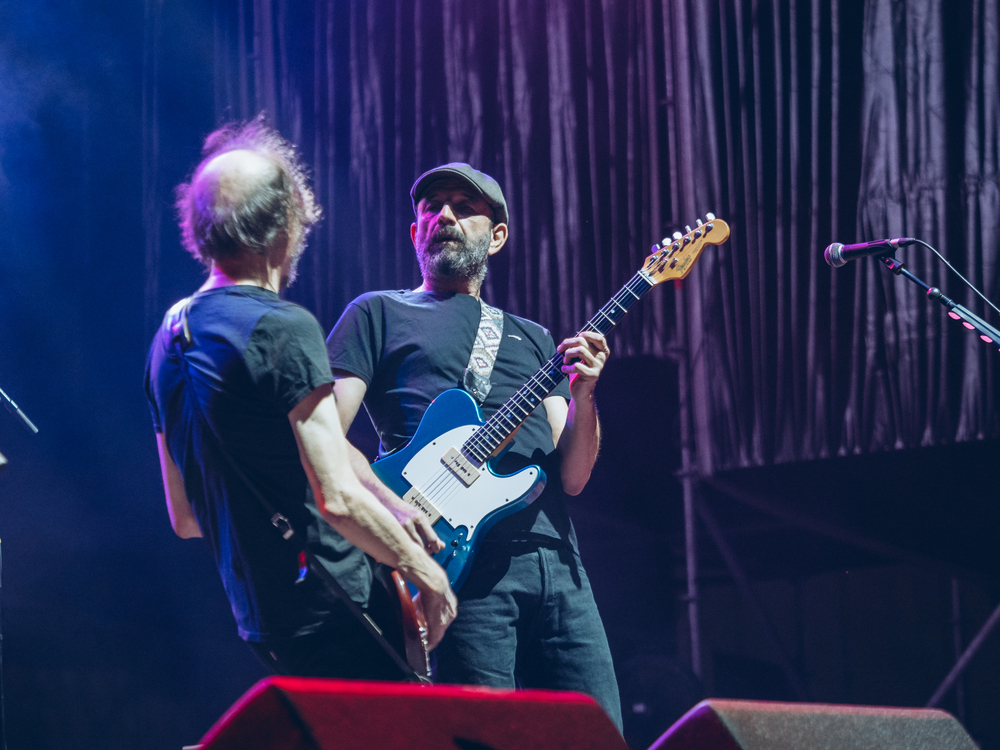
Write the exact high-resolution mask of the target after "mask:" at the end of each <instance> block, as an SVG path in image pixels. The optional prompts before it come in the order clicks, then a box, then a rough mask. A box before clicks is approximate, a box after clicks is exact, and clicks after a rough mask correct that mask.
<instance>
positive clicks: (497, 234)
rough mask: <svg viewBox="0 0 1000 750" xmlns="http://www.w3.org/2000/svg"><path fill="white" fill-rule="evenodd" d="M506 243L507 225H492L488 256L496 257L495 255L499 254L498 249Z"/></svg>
mask: <svg viewBox="0 0 1000 750" xmlns="http://www.w3.org/2000/svg"><path fill="white" fill-rule="evenodd" d="M506 242H507V225H506V224H494V225H493V236H492V238H491V240H490V255H496V254H497V253H499V252H500V248H502V247H503V246H504V244H505V243H506Z"/></svg>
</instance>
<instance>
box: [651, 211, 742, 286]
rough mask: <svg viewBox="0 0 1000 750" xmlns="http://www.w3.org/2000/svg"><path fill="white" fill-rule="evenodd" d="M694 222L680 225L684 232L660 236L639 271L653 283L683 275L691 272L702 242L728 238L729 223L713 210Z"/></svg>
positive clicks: (717, 243)
mask: <svg viewBox="0 0 1000 750" xmlns="http://www.w3.org/2000/svg"><path fill="white" fill-rule="evenodd" d="M697 224H698V226H696V227H695V228H694V229H692V228H691V227H690V226H687V227H684V229H685V230H686V232H687V234H681V233H680V232H674V235H673V237H664V238H663V239H662V240H660V241H659V242H658V243H657V244H655V245H653V248H652V254H651V255H650V256H649V257H648V258H646V262H645V263H644V264H643V266H642V270H641V271H640V273H641V274H642V275H643V276H644V277H646V279H647V280H649V281H650V282H652V283H653V284H659V283H660V282H661V281H667V280H669V279H683V278H684V277H685V276H687V275H688V274H689V273H691V269H692V268H693V267H694V262H695V261H696V260H698V257H699V256H700V255H701V251H702V250H704V249H705V245H721V244H722V243H723V242H725V241H726V240H728V239H729V225H728V224H727V223H726V222H724V221H723V220H722V219H716V218H715V215H714V214H705V221H698V222H697Z"/></svg>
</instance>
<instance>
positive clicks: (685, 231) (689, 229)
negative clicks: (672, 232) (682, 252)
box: [684, 224, 691, 234]
mask: <svg viewBox="0 0 1000 750" xmlns="http://www.w3.org/2000/svg"><path fill="white" fill-rule="evenodd" d="M684 234H691V225H690V224H688V225H687V226H685V227H684Z"/></svg>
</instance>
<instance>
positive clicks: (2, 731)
mask: <svg viewBox="0 0 1000 750" xmlns="http://www.w3.org/2000/svg"><path fill="white" fill-rule="evenodd" d="M0 401H3V405H4V406H6V407H7V411H9V412H10V413H11V414H13V415H14V416H15V417H16V418H17V420H18V421H19V422H20V423H21V424H23V425H24V426H25V427H26V428H27V429H28V430H30V431H31V432H32V433H37V432H38V428H37V427H35V424H34V422H32V421H31V420H30V419H28V415H27V414H25V413H24V412H23V411H21V409H20V408H19V407H18V405H17V404H15V403H14V401H13V399H11V397H10V396H8V395H7V394H6V393H4V390H3V388H0ZM6 467H7V457H6V456H4V454H3V453H0V471H3V470H4V469H5V468H6ZM2 567H3V563H2V561H0V569H2ZM0 586H2V584H0ZM2 620H3V618H2V617H0V750H7V732H6V727H7V718H6V716H5V714H4V708H3V625H2Z"/></svg>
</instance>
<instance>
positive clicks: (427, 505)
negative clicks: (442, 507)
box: [403, 487, 441, 525]
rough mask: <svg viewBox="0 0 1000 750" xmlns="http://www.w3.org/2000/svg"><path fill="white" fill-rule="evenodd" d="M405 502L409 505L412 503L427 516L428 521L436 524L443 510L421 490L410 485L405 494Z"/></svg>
mask: <svg viewBox="0 0 1000 750" xmlns="http://www.w3.org/2000/svg"><path fill="white" fill-rule="evenodd" d="M403 502H404V503H407V504H408V505H412V506H413V507H414V508H416V509H417V510H419V511H420V512H421V513H423V514H424V516H425V517H426V518H427V522H428V523H430V524H432V525H433V524H434V523H436V522H437V520H438V519H439V518H440V517H441V511H439V510H438V509H437V508H435V507H434V504H433V503H431V501H430V500H428V499H427V498H426V497H424V496H423V495H422V494H421V492H420V490H418V489H417V488H416V487H410V489H409V490H407V492H406V494H405V495H403Z"/></svg>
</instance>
